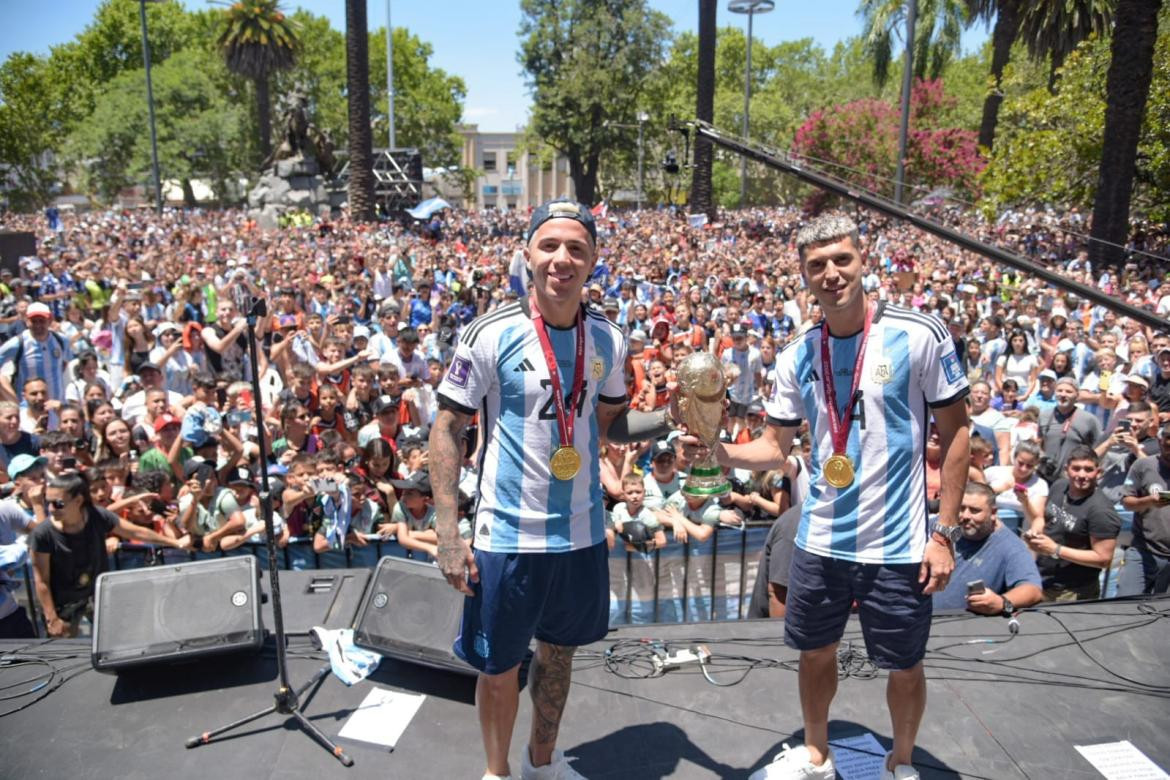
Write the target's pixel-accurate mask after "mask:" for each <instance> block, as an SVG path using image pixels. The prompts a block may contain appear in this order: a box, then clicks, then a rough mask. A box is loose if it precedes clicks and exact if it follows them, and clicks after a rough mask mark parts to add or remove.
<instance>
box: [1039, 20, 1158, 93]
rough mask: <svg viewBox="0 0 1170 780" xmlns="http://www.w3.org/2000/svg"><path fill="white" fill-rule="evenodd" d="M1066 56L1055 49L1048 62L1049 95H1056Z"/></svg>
mask: <svg viewBox="0 0 1170 780" xmlns="http://www.w3.org/2000/svg"><path fill="white" fill-rule="evenodd" d="M1158 2H1161V0H1158ZM1065 56H1066V54H1065V53H1064V52H1062V51H1058V50H1055V49H1054V50H1053V51H1052V56H1051V57H1050V58H1049V60H1048V93H1049V94H1050V95H1055V94H1056V82H1057V81H1059V80H1060V69H1061V68H1063V67H1064V59H1065Z"/></svg>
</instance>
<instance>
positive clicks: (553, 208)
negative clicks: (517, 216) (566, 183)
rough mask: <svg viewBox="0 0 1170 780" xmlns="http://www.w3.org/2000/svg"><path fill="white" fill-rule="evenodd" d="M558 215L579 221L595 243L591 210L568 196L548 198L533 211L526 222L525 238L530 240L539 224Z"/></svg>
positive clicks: (594, 225)
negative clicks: (526, 231)
mask: <svg viewBox="0 0 1170 780" xmlns="http://www.w3.org/2000/svg"><path fill="white" fill-rule="evenodd" d="M558 217H561V218H563V219H572V220H576V221H577V222H580V223H581V224H582V225H584V226H585V229H586V230H588V231H589V237H590V238H592V239H593V243H594V244H596V243H597V223H596V222H594V221H593V212H591V211H590V210H589V207H588V206H586V205H585V204H584V203H578V202H577V201H575V200H569V199H568V198H557V199H556V200H550V201H548V202H547V203H545V204H543V205H541V206H540V207H538V208H537V209H536V210H535V211H533V212H532V218H531V219H530V220H529V222H528V233H527V234H526V235H525V240H526V241H531V240H532V237H533V236H534V235H536V231H537V229H538V228H540V226H541V225H543V224H544V223H545V222H548V221H549V220H550V219H556V218H558Z"/></svg>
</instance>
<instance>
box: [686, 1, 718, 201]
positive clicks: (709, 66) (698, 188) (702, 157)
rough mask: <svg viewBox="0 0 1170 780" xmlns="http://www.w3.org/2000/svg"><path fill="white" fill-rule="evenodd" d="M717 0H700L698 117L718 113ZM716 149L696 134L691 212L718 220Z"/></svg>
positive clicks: (705, 120)
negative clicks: (714, 192) (714, 184)
mask: <svg viewBox="0 0 1170 780" xmlns="http://www.w3.org/2000/svg"><path fill="white" fill-rule="evenodd" d="M718 8H719V6H718V5H717V0H699V82H698V84H697V85H696V95H695V118H696V119H699V120H702V121H704V122H710V121H711V120H712V118H714V116H715V17H716V12H717V10H718ZM714 159H715V150H714V148H713V147H712V146H711V142H710V141H708V140H707V139H706V138H700V137H698V136H696V137H695V166H694V168H693V169H692V171H691V213H692V214H706V215H707V218H708V219H710V220H712V221H714V220H715V204H714V202H713V200H714V199H713V197H712V192H711V163H712V162H713V161H714Z"/></svg>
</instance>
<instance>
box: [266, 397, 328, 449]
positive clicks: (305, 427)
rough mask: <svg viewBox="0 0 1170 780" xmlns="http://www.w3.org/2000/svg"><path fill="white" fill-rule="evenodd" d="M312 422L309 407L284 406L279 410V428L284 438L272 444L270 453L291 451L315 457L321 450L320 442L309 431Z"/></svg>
mask: <svg viewBox="0 0 1170 780" xmlns="http://www.w3.org/2000/svg"><path fill="white" fill-rule="evenodd" d="M312 420H313V416H312V415H311V414H310V413H309V407H307V406H305V405H304V404H300V403H290V404H285V405H284V408H282V409H281V410H280V427H281V429H282V430H283V431H284V436H283V437H282V438H280V439H277V440H276V441H274V442H273V443H272V451H273V452H279V451H283V450H292V451H293V452H307V453H309V454H310V455H315V454H316V453H317V451H318V450H320V449H321V442H320V441H319V440H318V439H317V435H316V434H315V433H312V432H310V430H309V428H310V423H311V422H312Z"/></svg>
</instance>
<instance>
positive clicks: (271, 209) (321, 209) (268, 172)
mask: <svg viewBox="0 0 1170 780" xmlns="http://www.w3.org/2000/svg"><path fill="white" fill-rule="evenodd" d="M277 126H278V128H279V130H278V132H279V138H280V143H278V144H277V145H276V148H275V149H274V150H273V151H272V154H271V155H270V156H269V157H268V159H267V160H265V161H264V164H263V166H262V170H263V173H262V174H261V176H260V181H259V182H257V184H256V186H255V187H253V188H252V191H251V192H249V193H248V206H249V207H250V208H249V212H248V213H249V215H250V216H252V217H253V218H254V219H256V220H257V222H258V223H259V224H260V226H261V227H263V228H266V229H272V228H275V227H276V226H277V223H278V221H279V219H280V216H281V214H283V213H285V212H287V211H308V212H310V213H313V214H328V213H329V211H331V210H332V207H333V205H334V204H333V203H332V202H331V197H330V194H329V192H328V191H327V190H326V188H325V177H326V176H328V175H330V174H331V173H332V171H333V166H334V165H335V162H336V161H335V159H334V157H333V144H332V142H331V141H330V139H329V136H328V134H327V133H325V132H323V131H322V130H321V129H319V128H318V127H317V126H316V125H314V124H313V122H312V121H311V120H310V119H309V98H308V96H307V95H306V94H305V93H304V92H303V91H301V90H299V89H294V90H293V91H292V92H290V93H289V94H288V95H286V96H285V98H284V100H283V101H282V105H281V111H280V121H279V123H278V125H277Z"/></svg>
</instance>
